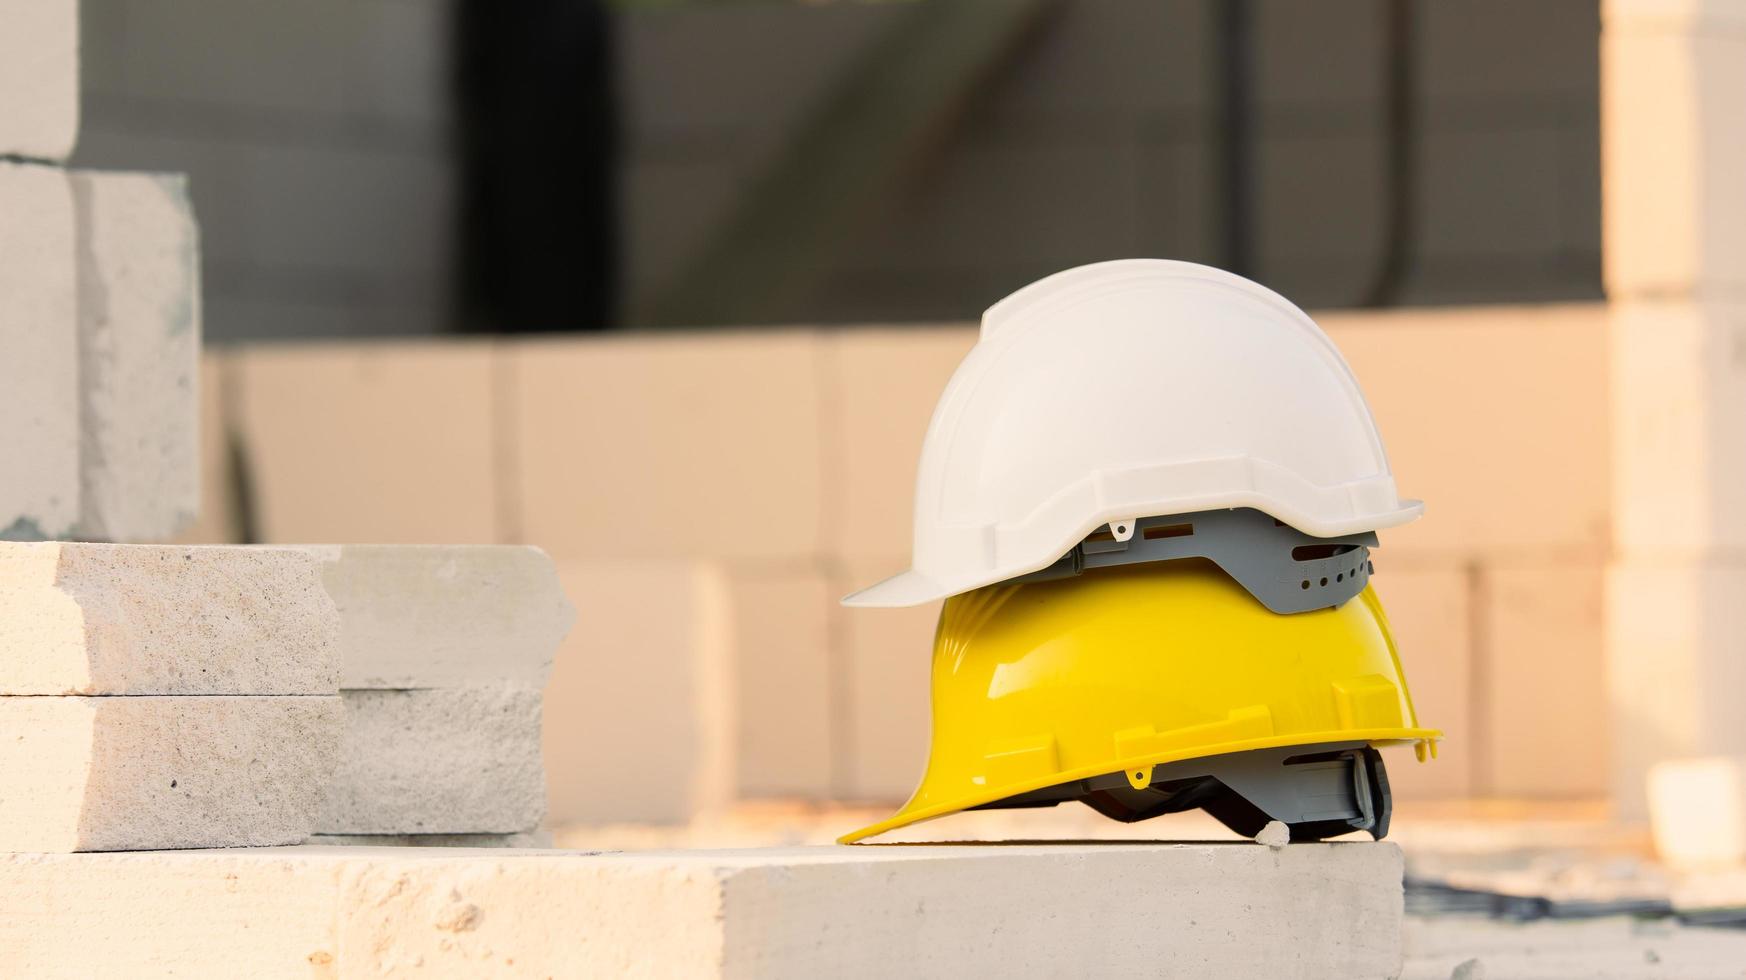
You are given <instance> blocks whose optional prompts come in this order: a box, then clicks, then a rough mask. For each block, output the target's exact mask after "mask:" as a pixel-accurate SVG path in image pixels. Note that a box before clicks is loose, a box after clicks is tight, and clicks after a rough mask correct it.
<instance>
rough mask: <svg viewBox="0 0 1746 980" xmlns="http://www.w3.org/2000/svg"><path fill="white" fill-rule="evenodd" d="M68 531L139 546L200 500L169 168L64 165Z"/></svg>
mask: <svg viewBox="0 0 1746 980" xmlns="http://www.w3.org/2000/svg"><path fill="white" fill-rule="evenodd" d="M71 180H72V188H73V199H74V207H75V213H76V215H77V219H78V229H79V233H78V242H79V245H78V280H79V386H80V390H81V392H82V403H81V405H80V415H79V425H80V430H81V442H80V457H81V458H80V469H79V475H80V495H81V505H80V517H79V527H78V531H77V536H78V537H81V538H86V539H93V540H101V541H150V540H162V539H165V538H168V537H170V536H172V535H174V534H175V533H176V532H178V531H179V530H181V529H182V528H183V527H184V526H186V525H188V524H190V523H191V522H192V521H193V520H194V516H195V514H196V512H197V511H198V510H199V506H200V499H199V498H200V462H199V443H198V439H199V421H198V405H199V391H198V384H199V377H200V373H199V358H200V282H199V277H200V248H199V242H198V235H197V232H196V228H195V224H194V216H193V212H192V211H191V209H190V207H189V204H188V188H187V179H186V178H185V177H183V176H181V175H179V174H130V173H99V172H95V171H74V172H73V173H72V175H71Z"/></svg>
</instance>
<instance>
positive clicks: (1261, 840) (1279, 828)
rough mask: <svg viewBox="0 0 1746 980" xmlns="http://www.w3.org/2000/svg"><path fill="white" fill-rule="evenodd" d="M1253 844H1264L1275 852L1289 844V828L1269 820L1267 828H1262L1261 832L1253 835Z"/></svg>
mask: <svg viewBox="0 0 1746 980" xmlns="http://www.w3.org/2000/svg"><path fill="white" fill-rule="evenodd" d="M1255 843H1257V844H1266V845H1267V846H1268V847H1271V848H1273V849H1274V850H1276V851H1277V850H1279V849H1280V848H1282V847H1284V846H1285V845H1287V844H1289V843H1291V828H1289V827H1287V826H1286V825H1285V824H1282V823H1280V822H1279V821H1277V820H1269V821H1267V826H1265V827H1262V828H1261V832H1260V833H1259V834H1256V835H1255Z"/></svg>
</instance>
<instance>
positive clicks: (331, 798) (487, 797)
mask: <svg viewBox="0 0 1746 980" xmlns="http://www.w3.org/2000/svg"><path fill="white" fill-rule="evenodd" d="M341 698H342V699H343V700H344V702H345V731H344V735H343V737H342V739H341V742H340V756H339V759H340V761H339V766H338V768H337V770H336V771H335V772H334V777H333V781H332V783H331V784H330V785H329V786H328V791H327V798H326V803H325V804H324V805H323V807H322V811H321V817H320V819H319V821H318V822H317V825H316V826H317V829H318V830H319V831H320V832H322V833H325V834H483V833H491V834H509V833H519V832H521V831H527V830H532V829H534V828H535V827H537V826H539V822H540V819H541V818H542V817H544V816H545V812H546V783H545V772H544V770H543V769H542V768H541V766H540V691H539V689H538V688H531V687H521V686H517V685H500V686H497V687H463V688H436V689H429V690H416V691H342V692H341Z"/></svg>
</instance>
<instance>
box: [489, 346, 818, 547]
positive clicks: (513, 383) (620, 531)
mask: <svg viewBox="0 0 1746 980" xmlns="http://www.w3.org/2000/svg"><path fill="white" fill-rule="evenodd" d="M819 357H820V351H819V339H818V337H817V335H816V334H814V333H811V332H806V331H798V330H797V331H767V332H762V333H759V334H756V335H735V334H712V335H698V336H682V335H673V336H661V337H658V338H652V339H651V338H646V337H614V338H604V339H591V340H589V341H587V342H577V341H573V340H571V341H563V342H534V343H526V344H519V345H516V346H514V347H512V348H510V349H509V350H507V351H506V352H505V354H504V371H505V373H506V378H507V380H508V382H509V387H510V391H509V396H508V399H507V400H508V402H509V413H508V416H507V419H506V421H507V424H508V425H509V426H510V431H512V432H513V433H514V440H515V442H514V446H513V448H512V450H511V453H512V458H513V460H514V464H513V471H512V474H511V479H512V480H513V481H514V485H515V487H516V498H515V499H516V501H517V508H516V509H517V511H518V512H519V532H520V535H521V538H522V539H523V540H526V541H537V542H539V543H540V544H541V545H542V546H544V547H547V548H549V549H551V550H552V552H553V553H554V554H556V555H558V556H559V557H561V558H585V559H591V560H600V559H622V560H633V561H640V560H646V559H670V558H707V559H719V560H724V561H729V562H738V563H763V564H765V565H774V564H778V563H788V564H791V565H797V566H805V565H808V564H810V563H811V562H812V561H813V560H814V559H815V558H816V557H817V555H818V554H819V552H820V541H821V538H822V528H821V523H822V522H823V521H824V520H825V517H824V501H825V499H826V493H825V487H824V483H823V479H824V477H823V474H824V467H823V465H822V463H821V446H822V444H823V442H824V440H825V428H824V423H823V409H822V405H823V394H822V386H821V385H820V380H819V374H818V361H819Z"/></svg>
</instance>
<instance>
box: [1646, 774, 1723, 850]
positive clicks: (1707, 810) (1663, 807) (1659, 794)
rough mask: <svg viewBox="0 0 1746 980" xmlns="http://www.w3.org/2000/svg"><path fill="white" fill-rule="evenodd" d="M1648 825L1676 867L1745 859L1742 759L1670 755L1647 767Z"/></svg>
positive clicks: (1656, 843)
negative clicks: (1691, 757) (1693, 757)
mask: <svg viewBox="0 0 1746 980" xmlns="http://www.w3.org/2000/svg"><path fill="white" fill-rule="evenodd" d="M1648 795H1649V830H1650V832H1651V834H1652V838H1653V840H1654V841H1655V853H1656V855H1657V856H1659V857H1660V858H1661V860H1662V861H1663V862H1665V863H1667V864H1668V865H1670V866H1672V867H1675V868H1683V869H1699V868H1726V867H1729V866H1734V865H1738V864H1740V862H1741V861H1742V860H1746V767H1743V766H1742V760H1741V759H1739V758H1730V757H1727V756H1704V757H1701V758H1695V759H1669V760H1667V761H1665V762H1658V763H1656V764H1655V765H1653V766H1650V767H1649V777H1648Z"/></svg>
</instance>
